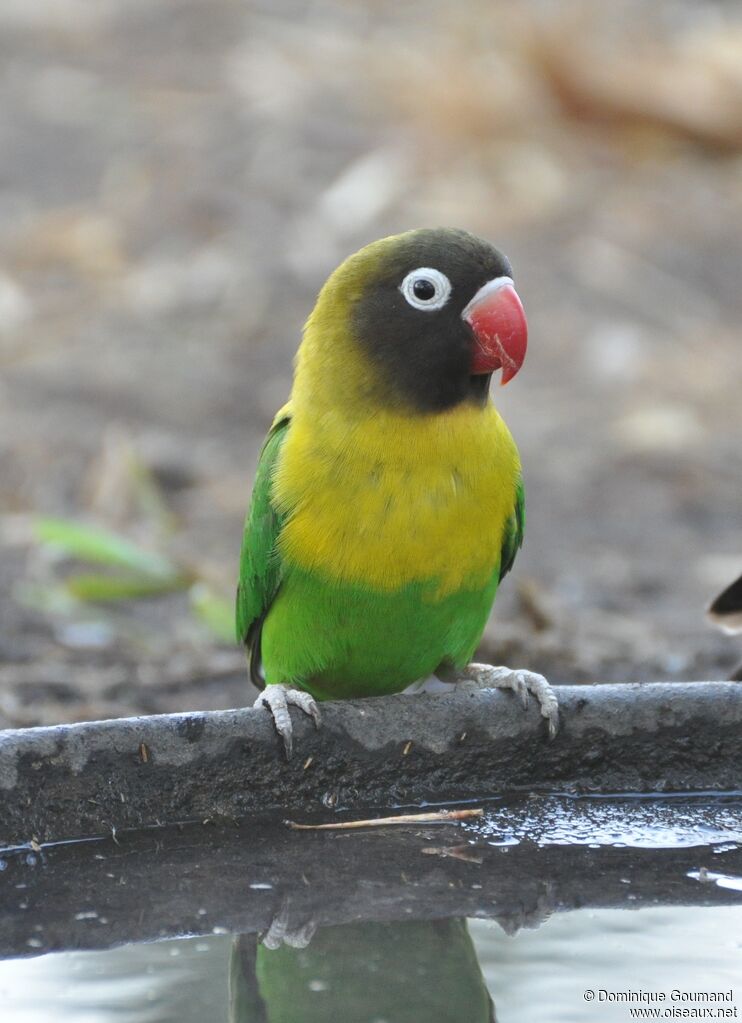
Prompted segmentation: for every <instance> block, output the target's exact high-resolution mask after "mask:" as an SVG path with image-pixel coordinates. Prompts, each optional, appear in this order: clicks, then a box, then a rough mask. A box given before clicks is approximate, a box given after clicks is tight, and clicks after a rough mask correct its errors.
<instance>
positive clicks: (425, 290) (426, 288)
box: [399, 266, 451, 312]
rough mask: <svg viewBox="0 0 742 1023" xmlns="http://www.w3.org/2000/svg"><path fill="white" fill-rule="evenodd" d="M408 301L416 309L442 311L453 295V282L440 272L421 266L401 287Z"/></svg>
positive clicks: (409, 275) (413, 271) (412, 272)
mask: <svg viewBox="0 0 742 1023" xmlns="http://www.w3.org/2000/svg"><path fill="white" fill-rule="evenodd" d="M399 290H400V291H401V292H402V294H403V295H404V297H405V298H406V300H407V301H408V302H409V304H410V305H411V306H414V308H415V309H424V310H425V311H426V312H434V311H435V310H436V309H441V308H443V306H444V305H445V304H446V302H447V301H448V298H449V295H450V294H451V282H450V281H449V279H448V277H446V275H445V274H442V273H441V272H440V270H434V269H433V268H432V267H429V266H421V267H420V268H419V269H417V270H412V271H410V273H408V274H407V276H406V277H405V279H404V280H403V281H402V283H401V284H400V286H399Z"/></svg>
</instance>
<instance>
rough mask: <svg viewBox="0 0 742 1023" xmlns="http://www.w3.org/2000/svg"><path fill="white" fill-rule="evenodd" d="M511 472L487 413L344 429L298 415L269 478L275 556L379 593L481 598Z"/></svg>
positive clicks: (496, 548) (511, 458)
mask: <svg viewBox="0 0 742 1023" xmlns="http://www.w3.org/2000/svg"><path fill="white" fill-rule="evenodd" d="M519 475H520V461H519V458H518V452H517V449H516V447H515V444H514V442H513V439H512V437H511V436H510V432H509V431H508V429H507V427H506V426H505V423H504V422H503V420H502V419H501V417H500V416H499V414H498V413H497V411H496V410H495V408H494V407H493V406H492V405H487V406H486V407H484V408H480V407H476V406H473V405H465V406H457V407H456V408H454V409H452V410H450V411H448V412H445V413H441V414H437V415H414V416H412V415H410V416H408V415H401V414H399V413H396V412H390V411H382V410H379V411H378V412H377V413H376V414H375V415H373V416H364V417H363V418H358V419H350V420H349V419H348V417H347V416H345V415H343V414H342V412H341V411H332V410H325V411H323V412H322V413H318V414H316V415H315V416H312V415H311V414H308V413H307V412H306V411H303V412H299V410H297V411H296V413H295V415H294V418H293V420H292V425H291V429H290V430H289V434H288V436H287V438H286V441H285V443H284V445H283V449H282V452H281V457H280V461H279V464H278V466H277V471H276V476H275V480H274V499H275V500H276V502H277V505H278V506H279V507H280V508H281V510H282V511H284V512H286V513H287V515H288V519H287V522H286V525H285V527H284V529H283V531H282V535H281V553H282V556H283V557H285V558H286V559H289V560H290V561H291V562H293V563H295V564H297V565H300V566H301V567H303V568H306V569H309V570H315V571H319V572H322V573H323V574H324V575H325V576H326V577H329V578H331V579H333V580H338V581H342V582H347V583H352V584H359V585H366V586H370V587H372V588H374V589H377V590H393V589H397V588H399V587H401V586H404V585H407V584H409V583H414V582H430V583H431V584H432V591H433V593H434V595H435V597H436V598H441V597H443V596H445V595H447V594H449V593H452V592H455V591H457V590H460V589H478V588H480V587H481V586H483V585H484V584H485V583H486V582H487V581H488V580H489V579H490V578H491V576H492V573H493V571H494V570H495V569H496V567H497V565H498V563H499V559H500V547H501V543H502V535H503V528H504V525H505V522H506V520H507V518H508V517H509V516H510V515H511V514H512V511H513V507H514V498H515V486H516V481H517V479H518V477H519Z"/></svg>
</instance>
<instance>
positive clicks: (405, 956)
mask: <svg viewBox="0 0 742 1023" xmlns="http://www.w3.org/2000/svg"><path fill="white" fill-rule="evenodd" d="M331 1021H332V1023H334V1021H338V1023H340V1021H342V1023H371V1021H374V1023H382V1021H383V1023H422V1021H425V1023H495V1010H494V1005H493V1004H492V999H491V998H490V996H489V992H488V991H487V988H486V986H485V983H484V978H483V977H482V971H481V969H480V966H479V961H478V959H477V954H476V951H475V948H474V944H473V942H472V940H471V937H470V935H469V931H468V929H467V926H466V921H465V920H461V919H452V920H434V921H418V920H414V921H413V920H410V921H403V922H397V923H357V924H345V925H343V926H337V927H324V928H321V929H319V930H317V931H316V933H315V934H314V935H313V937H312V939H311V941H310V942H309V944H308V945H306V947H304V948H293V947H291V946H288V945H282V946H281V947H280V948H277V949H268V948H266V947H265V946H263V945H261V944H259V943H258V942H257V939H256V938H255V937H254V936H253V935H239V936H238V937H236V938H235V940H234V944H233V946H232V957H231V963H230V1023H331Z"/></svg>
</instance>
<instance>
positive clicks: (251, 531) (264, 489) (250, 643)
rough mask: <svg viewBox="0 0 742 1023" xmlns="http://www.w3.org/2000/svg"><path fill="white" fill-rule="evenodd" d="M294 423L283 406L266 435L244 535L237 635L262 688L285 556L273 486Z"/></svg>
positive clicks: (238, 589) (251, 670)
mask: <svg viewBox="0 0 742 1023" xmlns="http://www.w3.org/2000/svg"><path fill="white" fill-rule="evenodd" d="M290 423H291V416H290V413H289V411H288V409H282V410H281V412H279V414H278V415H277V416H276V418H275V420H274V422H273V426H272V427H271V430H270V433H269V434H268V436H267V437H266V440H265V444H264V445H263V450H262V451H261V453H260V460H259V462H258V470H257V472H256V474H255V485H254V486H253V492H252V500H251V501H250V509H249V511H248V513H247V518H246V519H245V530H244V533H243V535H242V551H241V554H240V581H239V583H238V585H237V608H236V626H237V639H238V641H239V642H241V643H244V644H245V645H246V646H247V650H248V659H249V663H250V678H251V680H252V681H253V683H254V684H255V685H256V686H257V687H258V688H259V689H263V688H264V685H265V683H264V681H263V678H262V676H261V674H260V634H261V632H262V629H263V621H264V620H265V616H266V615H267V614H268V611H269V610H270V606H271V604H272V603H273V600H274V598H275V596H276V593H277V592H278V587H279V586H280V585H281V559H280V556H279V554H278V547H277V541H278V536H279V533H280V531H281V524H282V518H281V515H280V514H279V513H278V512H277V511H276V509H275V507H274V506H273V504H272V502H271V486H272V483H273V471H274V468H275V465H276V461H277V459H278V455H279V452H280V450H281V446H282V444H283V442H284V440H285V439H286V434H287V433H288V429H289V425H290Z"/></svg>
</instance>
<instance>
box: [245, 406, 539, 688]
mask: <svg viewBox="0 0 742 1023" xmlns="http://www.w3.org/2000/svg"><path fill="white" fill-rule="evenodd" d="M289 427H290V419H289V418H288V417H286V418H285V419H282V420H280V421H279V422H277V423H276V424H275V425H274V427H273V429H272V430H271V432H270V433H269V435H268V438H267V439H266V443H265V445H264V447H263V452H262V454H261V458H260V463H259V465H258V472H257V475H256V480H255V487H254V490H253V498H252V503H251V506H250V511H249V513H248V517H247V521H246V523H245V532H244V537H243V544H242V556H241V561H240V582H239V586H238V590H237V635H238V638H239V639H240V640H242V641H243V642H244V643H245V644H246V646H247V649H248V657H249V661H250V674H251V678H252V680H253V682H254V683H255V684H256V685H257V686H258V687H259V688H263V686H264V685H265V684H266V683H267V684H269V685H270V684H273V683H277V682H285V683H290V684H293V685H296V686H299V687H300V688H302V689H305V690H306V691H308V692H310V693H311V694H312V695H313V696H314V697H315V699H318V700H327V699H338V698H351V697H362V696H381V695H384V694H386V693H394V692H400V691H401V690H402V689H404V688H405V687H406V686H408V685H410V684H411V683H412V682H415V681H417V680H418V679H421V678H426V677H427V676H428V675H431V674H432V673H434V672H435V671H436V669H437V668H439V667H440V666H441V665H442V664H443V665H450V666H453V667H456V668H458V667H463V666H464V665H465V664H466V663H467V662H468V661H469V660H471V657H472V655H473V653H474V651H475V649H476V647H477V644H478V643H479V640H480V638H481V636H482V632H483V631H484V626H485V624H486V622H487V617H488V615H489V612H490V608H491V607H492V603H493V601H494V598H495V594H496V592H497V586H498V583H499V581H500V580H501V579H502V577H503V575H505V573H506V572H507V571H509V569H510V568H511V566H512V564H513V561H514V559H515V555H516V552H517V550H518V548H519V547H520V545H521V543H522V539H523V528H524V516H525V507H524V497H523V489H522V486H521V487H519V489H518V492H517V495H516V500H515V506H514V509H513V514H512V516H511V518H510V520H509V522H508V525H507V528H506V530H505V535H504V537H503V545H502V553H501V558H500V566H499V568H498V570H497V571H496V572H495V573H494V574H493V575H492V577H491V578H490V579H489V581H488V582H487V584H486V585H485V586H483V587H480V588H478V589H472V590H459V591H457V592H455V593H452V594H449V595H447V596H445V597H443V598H441V599H436V598H435V596H434V594H435V590H436V583H435V580H430V581H427V582H424V583H422V582H421V583H415V584H413V585H409V586H406V587H404V588H402V589H400V590H397V591H392V592H380V591H375V590H372V589H369V588H366V587H362V586H358V585H350V584H343V583H339V582H337V581H336V580H332V579H330V578H328V577H326V576H323V575H322V574H321V573H320V572H309V571H306V570H303V569H300V568H298V567H297V566H295V565H290V564H286V563H285V562H284V561H283V560H282V559H281V557H280V554H279V550H278V538H279V536H280V531H281V523H282V519H281V516H280V515H279V513H278V512H277V511H276V510H275V508H274V507H273V505H272V503H271V483H272V476H273V471H274V466H275V462H276V459H277V458H278V456H279V454H280V448H281V444H282V442H283V439H284V438H285V436H286V432H287V430H288V429H289Z"/></svg>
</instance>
